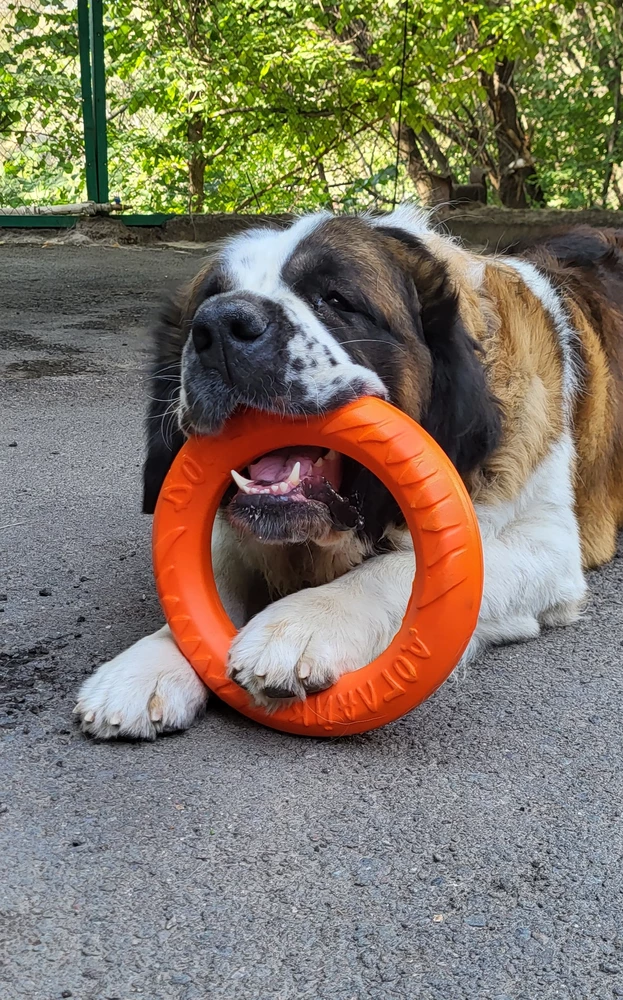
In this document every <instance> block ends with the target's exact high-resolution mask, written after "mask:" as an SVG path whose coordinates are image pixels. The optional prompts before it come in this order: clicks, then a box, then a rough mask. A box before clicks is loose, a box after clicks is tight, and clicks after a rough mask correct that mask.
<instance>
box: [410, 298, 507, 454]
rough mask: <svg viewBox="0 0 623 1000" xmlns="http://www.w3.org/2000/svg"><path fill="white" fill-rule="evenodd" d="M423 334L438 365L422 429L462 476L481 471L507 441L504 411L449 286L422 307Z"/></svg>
mask: <svg viewBox="0 0 623 1000" xmlns="http://www.w3.org/2000/svg"><path fill="white" fill-rule="evenodd" d="M422 328H423V332H424V338H425V340H426V343H427V345H428V348H429V350H430V352H431V357H432V362H433V372H432V386H431V396H430V403H429V405H428V409H427V410H426V413H425V414H424V416H423V418H422V426H423V427H424V428H425V430H427V431H428V433H429V434H430V435H431V436H432V437H434V438H435V440H436V441H437V443H438V444H440V445H441V447H442V448H443V450H444V451H445V453H446V455H447V456H448V458H450V459H451V461H452V463H453V464H454V466H455V467H456V468H457V469H458V471H459V472H460V473H467V472H470V471H472V470H473V469H475V468H477V467H478V466H479V465H481V464H482V463H483V462H484V461H485V459H486V458H487V457H488V456H489V455H490V454H491V453H492V452H493V451H494V450H495V449H496V448H497V447H498V445H499V443H500V440H501V438H502V417H501V412H500V405H499V403H498V401H497V399H496V398H495V396H494V395H493V393H492V392H491V390H490V388H489V385H488V383H487V379H486V376H485V370H484V367H483V365H482V362H481V357H480V352H481V350H482V348H481V347H480V344H478V343H477V342H476V341H475V340H474V339H473V338H472V337H470V335H469V333H468V332H467V330H466V329H465V326H464V325H463V322H462V320H461V316H460V313H459V307H458V300H457V296H456V294H455V293H454V292H452V291H450V290H449V289H448V287H447V282H444V284H443V286H442V288H441V289H439V290H438V292H437V295H436V296H435V298H434V299H429V300H427V301H426V304H424V303H423V305H422Z"/></svg>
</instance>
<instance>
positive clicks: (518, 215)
mask: <svg viewBox="0 0 623 1000" xmlns="http://www.w3.org/2000/svg"><path fill="white" fill-rule="evenodd" d="M290 218H291V216H287V215H279V216H266V215H199V216H194V217H192V218H190V217H188V216H180V217H179V218H176V219H172V220H171V221H169V222H166V223H165V224H164V225H163V226H162V227H160V230H161V233H162V238H164V239H166V240H171V241H175V240H190V241H197V242H200V243H209V242H211V241H213V240H217V239H221V238H222V237H224V236H229V235H231V234H233V233H236V232H241V231H242V230H244V229H248V228H250V227H251V226H257V225H258V223H259V224H261V223H262V222H264V223H267V222H272V223H277V224H281V225H284V224H286V223H287V222H288V221H289V220H290ZM435 218H436V219H437V220H438V221H439V222H440V223H441V224H442V226H443V227H444V228H445V229H446V230H447V231H448V232H450V233H451V234H452V235H454V236H458V237H460V238H461V239H462V240H464V241H465V243H466V244H468V245H469V246H474V247H484V248H486V249H488V250H490V251H495V250H497V249H504V248H506V247H508V246H511V245H512V244H513V243H516V242H517V241H518V240H526V239H528V240H529V239H537V238H539V237H542V236H546V235H547V234H548V233H553V232H555V231H557V230H560V229H566V228H569V227H571V226H577V225H587V226H596V227H598V228H604V227H609V226H614V227H615V228H622V229H623V212H606V211H602V210H600V209H582V210H578V211H564V212H563V211H557V210H554V209H538V210H525V211H518V210H514V209H510V208H493V207H485V206H474V207H473V208H472V207H471V206H470V207H467V208H465V209H463V208H461V209H455V210H449V209H441V210H439V211H437V212H436V213H435Z"/></svg>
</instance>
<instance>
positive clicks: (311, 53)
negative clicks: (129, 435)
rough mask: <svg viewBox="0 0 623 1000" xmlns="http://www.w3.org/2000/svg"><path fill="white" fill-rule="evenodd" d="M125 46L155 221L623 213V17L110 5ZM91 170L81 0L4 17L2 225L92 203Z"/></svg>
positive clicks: (113, 97) (431, 3)
mask: <svg viewBox="0 0 623 1000" xmlns="http://www.w3.org/2000/svg"><path fill="white" fill-rule="evenodd" d="M104 28H105V61H106V89H107V107H106V117H107V133H108V167H109V176H110V193H111V195H117V196H119V197H120V198H121V199H122V200H123V202H124V203H127V204H130V205H131V206H132V207H133V209H134V210H135V211H137V212H153V211H165V212H188V211H192V212H233V211H240V212H243V211H249V212H253V211H258V210H261V211H262V212H281V211H301V210H307V209H315V208H318V207H319V206H324V205H328V206H331V207H332V208H334V209H335V210H338V211H344V210H352V209H361V208H366V207H376V208H380V209H384V208H388V207H391V204H392V203H393V201H394V198H395V197H398V198H399V199H400V198H401V197H403V196H414V195H415V196H416V197H417V198H418V199H419V200H420V201H422V202H424V203H428V204H433V203H439V202H446V201H452V199H456V198H457V197H458V198H459V199H460V198H461V196H462V194H464V195H465V196H466V197H469V198H477V199H478V198H481V197H482V196H484V195H483V193H484V189H485V188H486V190H487V196H488V200H489V203H493V204H503V205H505V206H507V207H509V208H522V207H527V206H533V207H538V206H541V205H547V206H549V207H552V208H580V207H591V206H599V207H609V208H620V207H622V206H623V171H622V168H621V165H620V164H621V160H622V157H623V135H622V128H621V124H622V123H621V119H622V116H623V107H622V102H621V82H622V81H621V73H622V66H623V0H616V2H585V3H579V4H577V3H569V2H562V3H551V2H549V0H514V2H513V0H510V2H461V3H458V2H456V0H454V2H452V3H446V2H436V0H409V2H408V5H407V7H405V4H404V2H402V0H365V2H345V3H332V2H330V0H106V3H105V5H104ZM403 56H404V59H403ZM401 81H402V94H403V101H402V105H401V107H400V101H399V97H400V93H401ZM399 122H400V126H399ZM397 152H398V156H397ZM83 160H84V139H83V129H82V121H81V88H80V63H79V50H78V30H77V0H25V2H18V0H0V205H4V206H8V205H22V204H35V203H36V204H53V203H64V202H74V201H78V200H81V199H83V198H84V197H85V188H84V163H83Z"/></svg>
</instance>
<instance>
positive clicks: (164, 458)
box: [143, 299, 187, 514]
mask: <svg viewBox="0 0 623 1000" xmlns="http://www.w3.org/2000/svg"><path fill="white" fill-rule="evenodd" d="M185 327H186V321H185V316H184V313H183V310H182V308H181V306H180V304H179V303H178V302H177V301H175V300H174V299H171V300H170V301H169V302H168V303H167V304H166V305H165V306H164V308H163V309H162V312H161V314H160V319H159V321H158V323H157V324H156V326H155V327H154V329H153V338H154V342H155V347H156V351H155V354H156V360H155V362H154V365H153V368H152V375H151V388H150V397H151V398H150V403H149V409H148V413H147V425H146V430H147V457H146V459H145V464H144V466H143V512H144V513H145V514H153V512H154V509H155V507H156V501H157V499H158V495H159V493H160V488H161V486H162V484H163V482H164V479H165V476H166V474H167V472H168V471H169V468H170V467H171V462H172V461H173V459H174V458H175V456H176V455H177V453H178V451H179V450H180V448H181V447H182V445H183V444H184V440H185V438H184V435H183V434H182V432H181V430H180V429H179V426H178V423H177V416H176V405H177V399H178V396H179V391H180V373H181V359H182V349H183V347H184V343H185V340H186V336H187V331H186V329H185Z"/></svg>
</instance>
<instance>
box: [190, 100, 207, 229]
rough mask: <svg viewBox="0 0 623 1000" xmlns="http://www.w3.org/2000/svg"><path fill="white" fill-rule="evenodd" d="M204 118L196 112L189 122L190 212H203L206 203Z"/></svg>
mask: <svg viewBox="0 0 623 1000" xmlns="http://www.w3.org/2000/svg"><path fill="white" fill-rule="evenodd" d="M203 127H204V123H203V118H202V116H201V115H200V114H194V115H193V116H192V117H191V118H190V121H189V122H188V141H189V143H190V144H191V152H190V158H189V161H188V187H189V203H190V206H189V207H190V212H191V214H192V213H193V212H202V211H203V205H204V194H205V192H204V184H205V169H206V158H205V156H204V153H203V150H202V148H201V145H200V143H201V141H202V139H203Z"/></svg>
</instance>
